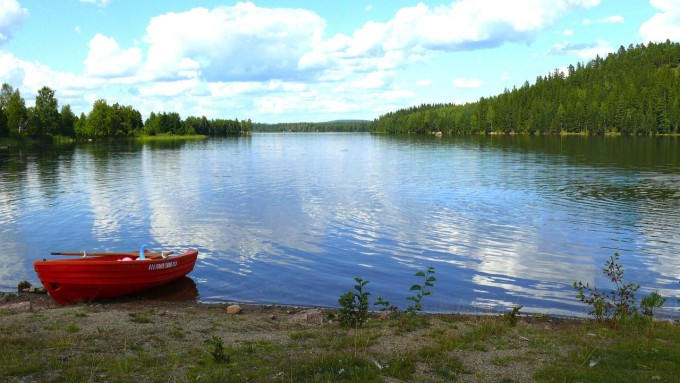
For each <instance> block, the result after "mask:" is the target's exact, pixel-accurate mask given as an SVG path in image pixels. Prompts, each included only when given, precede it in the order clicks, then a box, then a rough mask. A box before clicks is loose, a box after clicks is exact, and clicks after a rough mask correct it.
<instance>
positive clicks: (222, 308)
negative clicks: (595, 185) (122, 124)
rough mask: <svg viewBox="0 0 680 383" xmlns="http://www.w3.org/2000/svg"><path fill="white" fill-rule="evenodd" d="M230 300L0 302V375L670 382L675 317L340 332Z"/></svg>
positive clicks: (14, 378) (304, 317) (435, 319)
mask: <svg viewBox="0 0 680 383" xmlns="http://www.w3.org/2000/svg"><path fill="white" fill-rule="evenodd" d="M13 294H16V293H13ZM3 300H4V299H3ZM16 304H19V306H14V307H15V308H14V309H5V308H3V307H7V305H16ZM230 306H232V304H227V303H201V302H197V301H195V300H190V301H186V300H175V301H173V300H159V299H149V298H142V297H139V296H132V297H126V298H120V299H116V300H111V301H105V302H101V303H92V304H77V305H71V306H61V305H59V304H57V303H56V302H54V301H53V300H52V299H51V298H50V297H49V296H48V295H46V294H29V293H20V294H17V295H14V296H13V297H11V298H9V299H8V302H0V381H9V382H24V381H40V382H51V381H64V380H67V381H101V382H108V381H123V382H127V381H130V382H133V381H134V382H153V381H178V382H192V381H197V380H200V381H201V382H203V381H208V382H226V381H237V382H239V381H256V382H288V381H295V382H298V381H301V382H304V381H314V382H316V381H322V382H326V381H370V382H373V381H375V382H412V381H427V382H447V381H459V382H490V383H498V382H506V383H509V382H526V381H572V380H577V381H578V380H580V381H607V380H609V381H614V380H615V381H621V382H626V381H630V382H637V381H650V380H652V381H661V382H673V381H678V380H675V379H678V377H677V376H676V371H678V370H679V369H680V325H678V323H677V322H669V321H663V322H654V323H651V324H646V325H640V324H615V323H600V322H596V321H594V320H590V319H582V318H557V317H549V316H540V317H534V316H524V315H520V316H518V317H517V322H516V324H514V325H512V324H511V323H510V321H509V320H508V319H507V318H504V317H503V316H502V315H469V314H422V315H417V316H415V317H410V318H411V319H407V317H405V316H394V317H387V318H386V317H381V316H380V315H379V314H377V313H371V314H370V319H369V320H368V322H367V323H366V324H365V325H364V327H363V328H359V329H354V328H349V329H347V328H341V327H339V325H338V323H337V322H329V321H328V314H329V313H331V312H334V311H336V310H334V309H328V308H310V307H290V306H276V305H272V306H265V305H251V304H238V306H240V308H241V310H240V312H239V313H238V314H229V313H228V312H229V309H228V308H229V307H230ZM590 365H592V366H590ZM603 379H604V380H603ZM612 379H613V380H612Z"/></svg>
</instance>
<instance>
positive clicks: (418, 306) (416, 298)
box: [406, 266, 437, 315]
mask: <svg viewBox="0 0 680 383" xmlns="http://www.w3.org/2000/svg"><path fill="white" fill-rule="evenodd" d="M415 276H416V277H422V278H423V284H422V285H420V284H415V285H413V286H411V290H410V291H416V294H415V295H413V296H410V297H407V298H406V299H408V300H410V301H412V302H413V304H412V305H410V306H409V307H408V308H407V309H406V313H408V314H411V315H415V314H417V313H419V312H420V311H422V310H423V305H422V300H423V298H424V297H426V296H428V295H430V294H432V291H431V290H429V289H428V287H432V286H434V285H433V282H434V281H436V280H437V278H435V277H434V267H432V266H430V267H428V268H427V272H423V271H419V272H417V273H416V274H415Z"/></svg>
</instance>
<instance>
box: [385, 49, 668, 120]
mask: <svg viewBox="0 0 680 383" xmlns="http://www.w3.org/2000/svg"><path fill="white" fill-rule="evenodd" d="M679 66H680V44H678V43H671V42H670V41H666V42H665V43H660V44H655V43H650V44H649V45H646V46H645V45H644V44H638V45H636V46H633V45H630V46H629V47H628V49H626V48H624V47H623V46H622V47H620V48H619V50H618V51H617V52H616V53H610V54H609V55H608V56H607V57H606V58H604V59H603V58H601V57H599V56H598V57H596V58H595V59H594V60H592V61H590V62H588V63H587V64H586V65H583V64H581V63H578V64H577V65H576V67H574V66H573V65H570V66H569V67H568V69H567V73H562V72H561V71H559V70H554V71H553V72H551V73H549V74H548V75H547V76H539V77H538V78H537V79H536V82H535V83H534V84H533V85H530V84H529V83H528V82H525V84H524V85H523V86H522V87H521V88H519V89H513V90H511V91H508V90H506V91H505V92H503V93H502V94H499V95H497V96H493V97H490V98H481V99H480V100H479V101H477V102H474V103H469V104H465V105H453V104H427V105H420V106H414V107H411V108H408V109H402V110H398V111H396V112H392V113H388V114H386V115H383V116H381V117H380V118H378V119H377V120H376V121H375V125H374V127H373V129H374V131H375V132H383V133H409V134H422V133H431V132H444V133H450V134H456V133H458V134H479V133H491V132H496V133H547V134H550V133H588V134H604V133H622V134H669V133H674V134H677V133H680V69H679Z"/></svg>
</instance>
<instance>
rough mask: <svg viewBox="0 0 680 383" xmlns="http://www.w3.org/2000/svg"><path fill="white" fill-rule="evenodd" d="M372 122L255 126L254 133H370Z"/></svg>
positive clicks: (341, 121)
mask: <svg viewBox="0 0 680 383" xmlns="http://www.w3.org/2000/svg"><path fill="white" fill-rule="evenodd" d="M372 126H373V122H372V121H366V120H338V121H328V122H291V123H289V122H286V123H279V124H261V123H255V124H254V125H253V131H254V132H268V133H273V132H370V131H371V127H372Z"/></svg>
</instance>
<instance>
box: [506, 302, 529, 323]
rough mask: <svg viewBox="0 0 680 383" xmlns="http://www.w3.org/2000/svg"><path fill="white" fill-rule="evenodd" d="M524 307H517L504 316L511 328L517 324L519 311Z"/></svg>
mask: <svg viewBox="0 0 680 383" xmlns="http://www.w3.org/2000/svg"><path fill="white" fill-rule="evenodd" d="M522 307H524V306H515V307H513V308H512V310H511V311H509V312H507V313H505V314H503V319H505V321H506V322H507V323H508V324H510V326H515V325H516V324H517V318H518V317H519V310H521V309H522Z"/></svg>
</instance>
